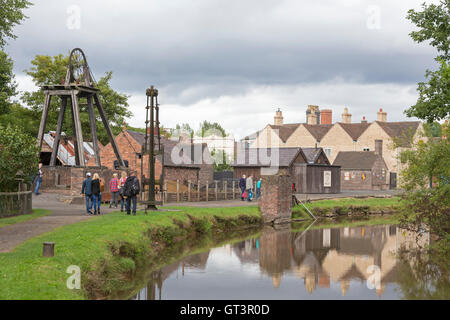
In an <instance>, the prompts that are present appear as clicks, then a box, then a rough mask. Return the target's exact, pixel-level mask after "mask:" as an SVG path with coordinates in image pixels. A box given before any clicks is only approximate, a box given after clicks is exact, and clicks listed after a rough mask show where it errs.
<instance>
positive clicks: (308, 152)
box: [302, 148, 329, 163]
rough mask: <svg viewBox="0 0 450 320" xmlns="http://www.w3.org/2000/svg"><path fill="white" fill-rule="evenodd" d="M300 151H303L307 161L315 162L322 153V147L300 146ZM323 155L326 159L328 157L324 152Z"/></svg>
mask: <svg viewBox="0 0 450 320" xmlns="http://www.w3.org/2000/svg"><path fill="white" fill-rule="evenodd" d="M302 151H303V154H304V155H305V157H306V159H307V160H308V163H316V161H317V159H318V158H319V156H320V154H321V153H324V152H323V149H322V148H302ZM324 156H325V158H327V159H328V157H327V156H326V155H325V153H324ZM328 162H329V161H328Z"/></svg>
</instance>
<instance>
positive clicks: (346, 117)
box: [342, 108, 352, 123]
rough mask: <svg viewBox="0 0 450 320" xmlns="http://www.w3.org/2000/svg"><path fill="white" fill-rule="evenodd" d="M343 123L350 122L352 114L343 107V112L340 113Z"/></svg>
mask: <svg viewBox="0 0 450 320" xmlns="http://www.w3.org/2000/svg"><path fill="white" fill-rule="evenodd" d="M342 122H343V123H352V115H351V114H350V113H348V108H344V113H343V114H342Z"/></svg>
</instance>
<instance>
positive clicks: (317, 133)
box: [303, 123, 333, 141]
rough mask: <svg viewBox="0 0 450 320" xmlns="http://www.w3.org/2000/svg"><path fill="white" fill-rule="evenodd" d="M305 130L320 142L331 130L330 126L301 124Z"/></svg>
mask: <svg viewBox="0 0 450 320" xmlns="http://www.w3.org/2000/svg"><path fill="white" fill-rule="evenodd" d="M303 125H304V126H305V128H306V130H308V131H309V133H311V135H312V136H313V137H314V138H315V139H316V140H317V141H320V140H322V138H323V136H324V135H325V134H326V133H327V132H328V130H330V129H331V127H332V126H333V125H332V124H306V123H305V124H303Z"/></svg>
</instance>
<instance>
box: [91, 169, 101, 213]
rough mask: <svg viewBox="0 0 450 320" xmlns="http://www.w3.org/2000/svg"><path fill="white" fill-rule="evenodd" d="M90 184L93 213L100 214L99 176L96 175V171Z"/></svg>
mask: <svg viewBox="0 0 450 320" xmlns="http://www.w3.org/2000/svg"><path fill="white" fill-rule="evenodd" d="M91 185H92V202H93V203H94V215H95V214H100V202H101V193H100V177H99V176H98V173H94V177H93V178H92V183H91Z"/></svg>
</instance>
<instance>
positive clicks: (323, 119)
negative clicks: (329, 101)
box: [320, 109, 333, 124]
mask: <svg viewBox="0 0 450 320" xmlns="http://www.w3.org/2000/svg"><path fill="white" fill-rule="evenodd" d="M320 123H321V124H332V123H333V111H332V110H330V109H323V110H322V111H320Z"/></svg>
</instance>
